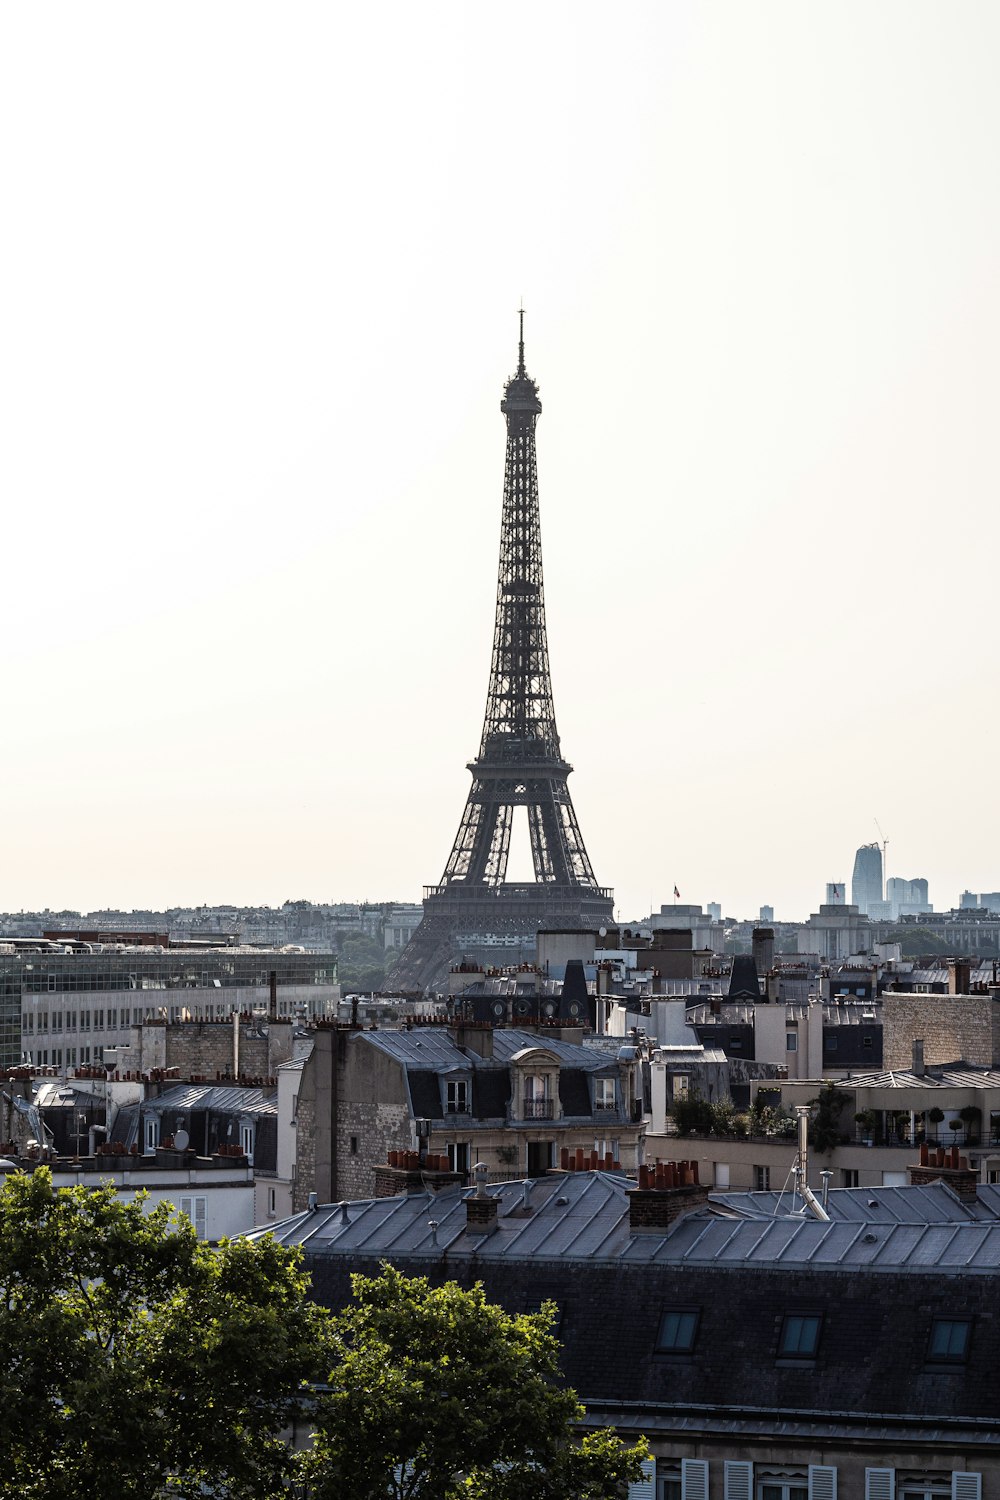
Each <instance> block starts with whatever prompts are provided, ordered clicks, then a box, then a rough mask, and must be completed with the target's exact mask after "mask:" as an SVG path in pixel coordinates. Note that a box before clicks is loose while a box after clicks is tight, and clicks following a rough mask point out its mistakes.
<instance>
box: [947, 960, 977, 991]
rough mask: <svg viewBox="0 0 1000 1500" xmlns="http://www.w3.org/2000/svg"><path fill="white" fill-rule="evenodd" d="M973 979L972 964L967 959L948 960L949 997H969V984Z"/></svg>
mask: <svg viewBox="0 0 1000 1500" xmlns="http://www.w3.org/2000/svg"><path fill="white" fill-rule="evenodd" d="M971 979H972V963H971V960H969V959H967V958H949V960H948V993H949V995H967V994H968V993H969V984H970V982H971Z"/></svg>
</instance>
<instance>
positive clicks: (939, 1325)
mask: <svg viewBox="0 0 1000 1500" xmlns="http://www.w3.org/2000/svg"><path fill="white" fill-rule="evenodd" d="M970 1327H971V1324H970V1323H969V1322H968V1321H967V1320H965V1319H950V1318H935V1319H934V1322H933V1324H932V1325H931V1346H930V1353H931V1356H932V1358H936V1359H964V1358H965V1355H966V1351H967V1349H968V1345H969V1329H970Z"/></svg>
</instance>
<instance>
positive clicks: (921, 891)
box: [885, 875, 931, 921]
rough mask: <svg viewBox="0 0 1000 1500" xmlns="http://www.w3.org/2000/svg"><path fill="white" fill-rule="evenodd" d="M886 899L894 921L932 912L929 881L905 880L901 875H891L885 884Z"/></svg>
mask: <svg viewBox="0 0 1000 1500" xmlns="http://www.w3.org/2000/svg"><path fill="white" fill-rule="evenodd" d="M885 899H886V901H887V902H888V904H889V907H890V910H891V912H892V918H893V921H895V920H896V918H897V917H908V916H915V915H918V914H919V913H920V912H926V911H930V910H931V905H930V902H929V900H928V899H927V881H926V880H923V879H920V880H904V879H902V878H901V877H900V876H899V875H891V876H890V877H889V879H888V880H887V881H886V883H885Z"/></svg>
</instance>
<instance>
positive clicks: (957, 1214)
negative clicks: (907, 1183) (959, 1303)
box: [712, 1182, 1000, 1224]
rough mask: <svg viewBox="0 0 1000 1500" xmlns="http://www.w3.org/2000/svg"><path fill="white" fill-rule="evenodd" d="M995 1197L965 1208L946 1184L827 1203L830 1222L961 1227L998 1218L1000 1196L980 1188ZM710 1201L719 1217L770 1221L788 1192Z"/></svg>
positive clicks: (839, 1191)
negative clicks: (946, 1224) (979, 1220)
mask: <svg viewBox="0 0 1000 1500" xmlns="http://www.w3.org/2000/svg"><path fill="white" fill-rule="evenodd" d="M980 1191H981V1193H983V1194H985V1193H986V1192H991V1193H993V1194H995V1195H996V1196H995V1197H994V1198H991V1199H986V1198H985V1197H983V1198H980V1199H977V1201H976V1202H975V1203H972V1204H968V1203H965V1202H963V1200H962V1199H961V1198H959V1196H958V1194H957V1193H955V1192H953V1190H952V1189H951V1188H950V1187H949V1186H948V1184H947V1183H946V1182H930V1183H926V1184H923V1185H916V1186H913V1187H868V1188H835V1189H834V1190H833V1191H832V1192H831V1193H830V1195H829V1198H828V1200H827V1213H828V1214H829V1215H830V1217H831V1219H844V1220H848V1221H850V1222H852V1223H868V1224H886V1223H892V1222H896V1223H898V1224H918V1223H919V1224H945V1223H955V1224H965V1223H971V1222H972V1221H974V1220H976V1219H990V1218H997V1219H1000V1192H998V1190H997V1189H995V1188H994V1189H981V1190H980ZM712 1202H713V1204H714V1205H715V1206H716V1208H717V1210H718V1211H719V1212H724V1213H727V1214H733V1215H738V1216H739V1217H741V1218H748V1219H770V1218H773V1217H774V1215H775V1214H779V1213H787V1212H788V1209H789V1205H790V1202H791V1195H790V1194H789V1193H756V1192H755V1193H715V1194H713V1195H712Z"/></svg>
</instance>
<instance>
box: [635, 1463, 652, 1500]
mask: <svg viewBox="0 0 1000 1500" xmlns="http://www.w3.org/2000/svg"><path fill="white" fill-rule="evenodd" d="M628 1500H656V1463H655V1461H654V1460H653V1459H651V1458H644V1459H643V1461H642V1478H641V1479H635V1480H633V1481H632V1483H631V1484H630V1485H629V1487H628Z"/></svg>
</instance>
